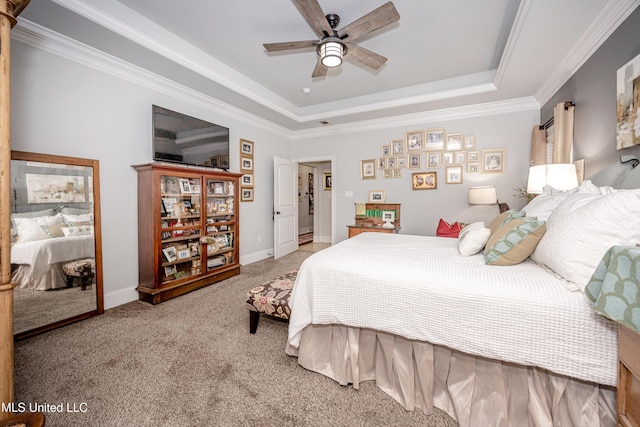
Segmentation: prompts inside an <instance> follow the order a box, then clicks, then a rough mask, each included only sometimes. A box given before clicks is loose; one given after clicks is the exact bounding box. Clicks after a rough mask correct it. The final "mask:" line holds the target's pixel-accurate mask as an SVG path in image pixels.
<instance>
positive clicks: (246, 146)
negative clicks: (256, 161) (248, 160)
mask: <svg viewBox="0 0 640 427" xmlns="http://www.w3.org/2000/svg"><path fill="white" fill-rule="evenodd" d="M240 154H244V155H247V156H253V141H249V140H246V139H242V138H240Z"/></svg>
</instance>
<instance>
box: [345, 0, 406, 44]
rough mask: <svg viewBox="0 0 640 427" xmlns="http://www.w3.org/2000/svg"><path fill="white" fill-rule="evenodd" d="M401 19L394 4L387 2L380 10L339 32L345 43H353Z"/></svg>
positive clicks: (373, 11)
mask: <svg viewBox="0 0 640 427" xmlns="http://www.w3.org/2000/svg"><path fill="white" fill-rule="evenodd" d="M399 19H400V14H399V13H398V11H397V10H396V7H395V6H394V5H393V2H387V3H385V4H383V5H382V6H380V7H379V8H377V9H375V10H372V11H371V12H369V13H367V14H366V15H364V16H363V17H362V18H360V19H356V20H355V21H353V22H352V23H351V24H349V25H347V26H346V27H344V28H343V29H341V30H340V31H338V34H339V35H340V38H342V39H343V40H344V41H345V42H352V41H354V40H356V39H357V38H359V37H361V36H363V35H365V34H367V33H370V32H372V31H375V30H377V29H378V28H382V27H384V26H385V25H389V24H391V23H393V22H396V21H397V20H399ZM345 36H346V37H345Z"/></svg>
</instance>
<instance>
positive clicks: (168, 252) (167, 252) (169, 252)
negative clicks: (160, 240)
mask: <svg viewBox="0 0 640 427" xmlns="http://www.w3.org/2000/svg"><path fill="white" fill-rule="evenodd" d="M162 253H163V254H164V257H165V258H166V259H167V261H168V262H174V261H177V260H178V252H177V251H176V247H175V246H167V247H165V248H162Z"/></svg>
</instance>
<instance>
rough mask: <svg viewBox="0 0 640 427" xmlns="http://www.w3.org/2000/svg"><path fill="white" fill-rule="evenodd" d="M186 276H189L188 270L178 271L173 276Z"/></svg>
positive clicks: (178, 277)
mask: <svg viewBox="0 0 640 427" xmlns="http://www.w3.org/2000/svg"><path fill="white" fill-rule="evenodd" d="M184 277H187V272H186V271H176V273H175V274H174V275H173V278H174V279H176V280H178V279H182V278H184Z"/></svg>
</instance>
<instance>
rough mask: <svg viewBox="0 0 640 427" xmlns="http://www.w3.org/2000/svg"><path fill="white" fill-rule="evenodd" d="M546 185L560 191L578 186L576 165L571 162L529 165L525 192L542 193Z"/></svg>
mask: <svg viewBox="0 0 640 427" xmlns="http://www.w3.org/2000/svg"><path fill="white" fill-rule="evenodd" d="M547 185H550V186H551V187H553V188H555V189H556V190H561V191H565V190H571V189H573V188H576V187H577V186H578V176H577V174H576V165H574V164H573V163H554V164H549V165H538V166H531V167H530V168H529V178H528V179H527V193H529V194H542V190H543V188H544V187H545V186H547Z"/></svg>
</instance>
